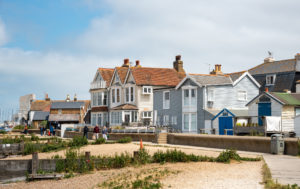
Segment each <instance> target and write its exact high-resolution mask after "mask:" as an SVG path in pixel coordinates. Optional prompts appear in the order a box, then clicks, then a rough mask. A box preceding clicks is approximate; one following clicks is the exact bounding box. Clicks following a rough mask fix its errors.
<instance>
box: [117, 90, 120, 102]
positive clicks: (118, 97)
mask: <svg viewBox="0 0 300 189" xmlns="http://www.w3.org/2000/svg"><path fill="white" fill-rule="evenodd" d="M119 102H120V89H117V103H119Z"/></svg>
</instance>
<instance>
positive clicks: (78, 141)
mask: <svg viewBox="0 0 300 189" xmlns="http://www.w3.org/2000/svg"><path fill="white" fill-rule="evenodd" d="M87 144H88V140H87V139H86V137H80V136H76V137H74V138H73V139H72V141H71V142H70V143H69V147H81V146H84V145H87Z"/></svg>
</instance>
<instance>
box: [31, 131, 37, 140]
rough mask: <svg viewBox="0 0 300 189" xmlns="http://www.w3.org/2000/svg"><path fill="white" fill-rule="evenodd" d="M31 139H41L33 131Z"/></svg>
mask: <svg viewBox="0 0 300 189" xmlns="http://www.w3.org/2000/svg"><path fill="white" fill-rule="evenodd" d="M30 135H31V141H39V137H38V136H36V135H35V134H34V133H31V134H30Z"/></svg>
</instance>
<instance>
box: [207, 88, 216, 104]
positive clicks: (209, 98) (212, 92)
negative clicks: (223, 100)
mask: <svg viewBox="0 0 300 189" xmlns="http://www.w3.org/2000/svg"><path fill="white" fill-rule="evenodd" d="M211 94H212V95H211ZM207 101H208V102H214V101H215V89H207Z"/></svg>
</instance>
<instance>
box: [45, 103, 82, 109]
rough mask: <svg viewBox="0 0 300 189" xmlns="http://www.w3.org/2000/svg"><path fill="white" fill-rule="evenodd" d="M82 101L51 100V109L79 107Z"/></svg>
mask: <svg viewBox="0 0 300 189" xmlns="http://www.w3.org/2000/svg"><path fill="white" fill-rule="evenodd" d="M81 106H84V102H53V103H52V105H51V109H79V108H80V107H81Z"/></svg>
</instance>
